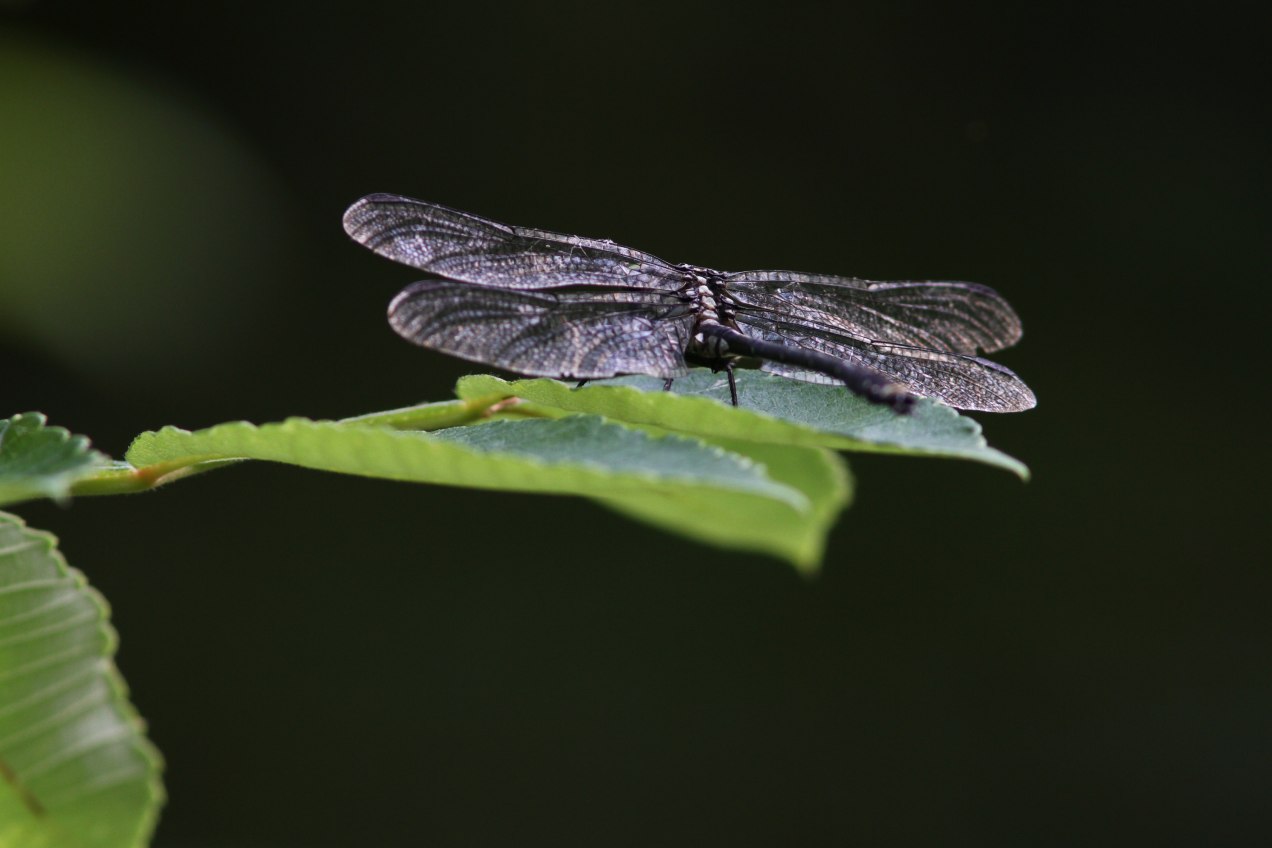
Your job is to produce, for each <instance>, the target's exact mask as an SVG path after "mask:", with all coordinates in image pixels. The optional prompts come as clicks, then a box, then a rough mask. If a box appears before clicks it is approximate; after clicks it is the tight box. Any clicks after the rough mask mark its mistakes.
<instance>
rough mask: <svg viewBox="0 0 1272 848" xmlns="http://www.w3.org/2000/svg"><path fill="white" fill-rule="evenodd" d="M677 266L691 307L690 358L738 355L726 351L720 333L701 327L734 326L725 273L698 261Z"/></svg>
mask: <svg viewBox="0 0 1272 848" xmlns="http://www.w3.org/2000/svg"><path fill="white" fill-rule="evenodd" d="M676 267H677V268H678V269H679V270H680V271H681V273H683V274H684V279H685V284H684V286H683V287H682V288H681V292H682V293H683V294H684V295H685V296H686V297H687V298H688V300H689V302H690V303H692V304H693V308H694V324H693V332H692V333H691V335H690V340H689V350H688V351H686V353H687V355H688V356H689V357H690V358H691V359H696V360H702V361H705V362H709V363H718V362H722V361H724V360H732V359H735V358H737V354H736V353H732V352H730V351H729V347H728V344H727V343H726V342H725V341H724V340H723V339H722V338H721V337H720V336H718V335H712V334H710V333H703V328H705V327H709V326H721V325H722V326H726V327H731V328H733V329H736V328H737V322H736V321H735V320H734V314H733V305H734V302H733V297H732V295H730V294H729V292H728V289H727V288H726V287H725V283H724V274H722V273H720V272H719V271H716V270H714V269H712V268H702V267H699V266H697V265H677V266H676Z"/></svg>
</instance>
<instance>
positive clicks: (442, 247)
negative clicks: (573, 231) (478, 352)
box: [344, 194, 681, 289]
mask: <svg viewBox="0 0 1272 848" xmlns="http://www.w3.org/2000/svg"><path fill="white" fill-rule="evenodd" d="M344 227H345V232H347V233H348V234H349V235H350V237H352V238H353V239H354V241H357V242H358V243H360V244H362V245H365V246H366V247H368V248H370V249H371V250H374V251H375V252H376V253H378V254H380V255H381V256H384V257H387V258H389V259H392V260H393V261H395V262H401V263H403V264H404V265H410V266H412V267H414V268H420V269H422V270H424V271H428V272H429V273H430V274H436V275H437V276H439V277H445V278H447V279H449V280H461V281H463V282H468V283H477V284H479V285H483V286H496V287H500V288H517V289H537V288H551V287H555V286H621V287H626V288H638V289H667V288H673V289H674V288H678V287H679V286H680V283H681V280H680V274H679V272H677V271H676V270H675V269H674V268H672V267H671V266H670V265H668V264H667V263H666V262H664V261H662V260H661V259H659V258H658V257H656V256H652V255H650V254H648V253H642V252H641V251H638V250H632V249H631V248H627V247H623V246H622V245H618V244H614V243H613V242H611V241H603V240H600V239H589V238H582V237H581V236H568V235H562V234H560V233H550V232H547V231H545V230H532V229H527V228H525V227H511V226H508V225H506V224H500V223H498V222H496V221H490V220H487V219H486V218H482V217H479V216H477V215H470V214H469V213H467V212H460V211H458V210H455V209H448V208H447V207H445V206H438V205H437V204H435V203H425V202H424V201H421V200H412V199H410V198H409V197H398V196H397V195H393V194H372V195H368V196H367V197H364V198H362V199H361V200H359V201H358V202H357V203H355V204H353V205H352V206H350V207H349V210H348V211H347V212H345V216H344Z"/></svg>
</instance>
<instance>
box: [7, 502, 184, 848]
mask: <svg viewBox="0 0 1272 848" xmlns="http://www.w3.org/2000/svg"><path fill="white" fill-rule="evenodd" d="M115 643H116V638H115V632H114V630H113V629H112V628H111V627H110V624H109V623H108V622H107V606H106V602H105V601H103V600H102V598H101V596H100V595H98V594H97V593H96V592H95V591H93V589H91V588H89V587H88V586H87V585H86V584H85V581H84V577H83V575H81V574H80V573H79V572H78V571H76V570H74V569H72V568H69V567H67V565H66V561H65V560H64V559H63V558H62V556H61V555H60V554H59V553H58V552H57V550H56V549H55V539H54V538H53V537H52V536H50V535H49V534H47V533H41V532H37V531H34V530H30V529H28V528H27V527H26V526H25V525H23V523H22V522H21V521H20V520H19V519H18V518H17V517H15V516H12V515H9V514H7V513H2V512H0V846H4V848H63V846H65V848H126V847H130V846H141V845H145V844H147V842H148V840H149V836H150V832H151V831H152V830H153V828H154V823H155V818H156V816H157V815H158V810H159V807H160V805H161V804H162V800H163V788H162V786H161V785H160V781H159V773H160V769H161V764H160V758H159V754H158V752H157V751H155V749H154V748H153V747H152V746H151V745H150V743H149V742H148V741H147V740H146V738H145V736H144V735H143V732H142V723H141V720H140V719H139V718H138V717H137V714H136V712H135V711H134V710H133V707H132V705H131V704H129V702H128V699H127V689H126V687H125V685H124V681H123V680H122V679H121V678H120V676H119V673H118V672H117V671H116V670H115V666H114V663H113V662H112V657H113V656H114V653H115Z"/></svg>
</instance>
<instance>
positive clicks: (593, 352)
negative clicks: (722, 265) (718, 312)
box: [389, 280, 693, 380]
mask: <svg viewBox="0 0 1272 848" xmlns="http://www.w3.org/2000/svg"><path fill="white" fill-rule="evenodd" d="M389 323H390V324H391V325H392V326H393V329H395V330H397V332H398V333H399V334H401V335H402V336H404V337H405V338H407V339H409V340H410V341H412V342H414V343H416V344H418V345H422V346H423V347H427V348H430V349H432V350H437V351H441V352H443V353H448V354H451V355H452V356H458V357H461V358H463V359H468V360H471V361H472V362H480V363H483V364H485V365H494V366H497V367H499V368H504V369H506V370H508V371H513V372H516V373H518V374H526V375H530V376H536V377H572V378H575V379H588V380H590V379H598V378H601V377H614V376H617V375H619V374H649V375H652V376H655V377H678V376H680V375H682V374H686V373H688V371H689V368H688V366H687V365H686V364H685V348H686V347H687V346H688V344H689V332H690V328H691V327H692V325H693V313H692V311H691V309H690V308H689V307H688V305H686V303H685V302H684V301H683V300H682V299H681V298H678V297H676V296H675V295H674V294H670V293H665V292H650V291H631V290H626V291H623V290H616V291H598V290H595V289H586V288H583V289H554V290H551V291H546V290H544V291H514V290H510V289H497V288H486V287H482V286H475V285H471V284H468V283H455V282H450V281H447V280H425V281H423V282H419V283H414V284H412V285H410V286H407V288H406V289H404V290H403V291H402V292H401V293H400V294H399V295H398V296H397V297H395V298H394V299H393V302H392V303H390V304H389Z"/></svg>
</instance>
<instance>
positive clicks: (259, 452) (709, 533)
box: [127, 416, 847, 569]
mask: <svg viewBox="0 0 1272 848" xmlns="http://www.w3.org/2000/svg"><path fill="white" fill-rule="evenodd" d="M232 458H246V459H264V460H272V461H275V462H286V463H290V464H293V465H300V466H304V467H307V468H315V469H321V470H326V471H337V472H343V473H348V474H359V475H362V476H368V477H383V478H387V479H392V480H409V481H415V482H421V483H438V484H444V485H456V486H468V487H473V488H483V489H499V490H505V491H520V492H537V493H542V494H562V495H581V496H585V497H590V498H594V499H596V500H598V501H600V502H602V503H604V504H606V505H608V506H611V507H613V508H614V509H618V510H620V511H622V512H625V513H627V514H629V515H633V516H636V517H640V518H642V519H643V520H646V521H649V522H650V523H653V524H656V525H658V526H660V527H663V528H664V529H667V530H671V531H673V532H677V533H680V534H682V535H685V536H688V537H690V538H695V539H700V540H702V541H707V542H711V543H713V544H721V545H727V546H731V547H735V548H742V549H749V550H761V551H765V552H767V553H770V554H774V555H776V556H780V557H783V558H785V559H787V560H789V561H790V562H792V563H793V564H795V565H796V566H798V567H800V568H806V569H807V568H812V567H814V566H815V564H816V561H817V559H818V557H819V556H820V553H821V545H822V543H823V539H824V536H825V532H826V530H827V528H828V527H829V524H830V522H831V521H833V518H834V515H835V514H837V513H838V511H839V510H840V509H841V508H842V506H843V504H844V503H845V502H846V500H847V482H846V476H845V475H844V474H843V472H842V468H841V466H840V464H838V460H837V458H835V457H833V456H830V455H829V454H824V453H821V454H819V453H818V452H817V451H809V450H806V449H801V450H791V451H788V452H787V453H783V452H781V451H755V452H753V454H752V455H751V456H748V455H747V454H746V453H745V452H738V451H733V450H728V449H726V448H725V447H723V446H721V445H718V444H706V443H704V442H703V441H701V440H698V439H688V438H684V437H681V436H654V435H651V434H649V433H646V432H643V431H641V430H635V429H631V428H629V427H623V426H620V425H617V424H614V423H611V422H608V421H604V420H603V419H601V418H598V417H595V416H570V417H565V418H559V419H530V420H501V421H492V422H489V423H485V424H481V425H477V426H472V427H457V428H452V429H449V430H444V431H441V432H438V433H425V432H418V431H409V430H393V429H388V428H385V427H378V426H367V425H365V424H361V423H357V422H344V423H339V422H315V421H309V420H307V419H301V418H292V419H288V420H287V421H284V422H282V423H278V424H264V425H261V426H256V425H253V424H248V423H246V422H235V423H230V424H221V425H218V426H216V427H212V428H209V429H207V430H201V431H198V432H193V433H192V432H189V431H186V430H180V429H177V428H174V427H168V428H165V429H163V430H160V431H158V432H153V433H143V434H142V435H141V436H138V437H137V439H136V440H135V441H134V442H133V444H132V446H131V447H130V448H129V449H128V454H127V459H128V461H129V462H131V463H133V464H134V465H136V466H138V467H139V468H141V469H143V470H144V468H145V467H147V466H157V467H162V468H173V467H177V466H180V465H183V464H187V465H188V464H193V463H198V462H208V461H223V460H228V459H232ZM757 460H758V461H757ZM770 465H772V468H770V467H769V466H770Z"/></svg>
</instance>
